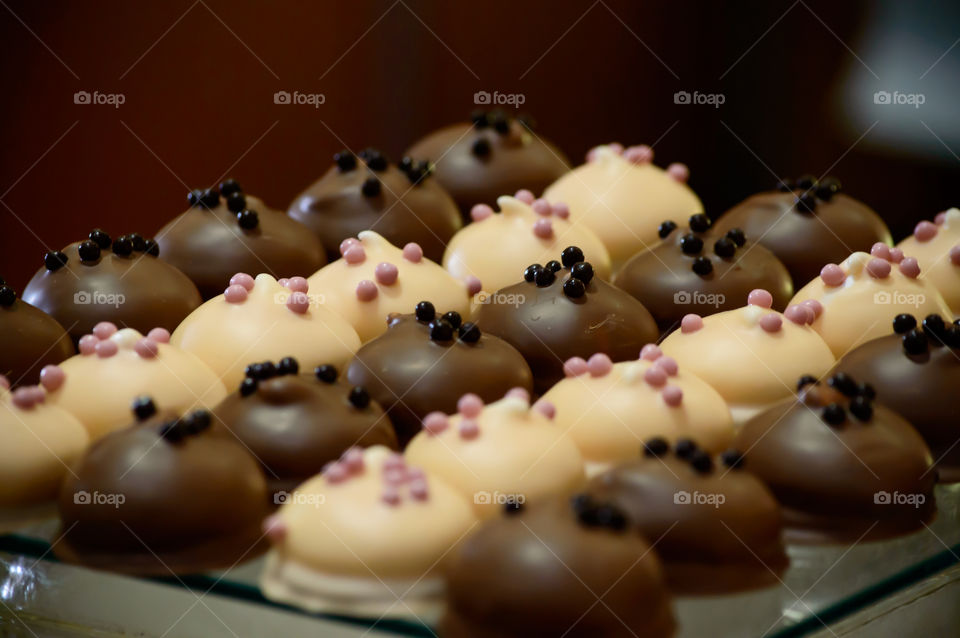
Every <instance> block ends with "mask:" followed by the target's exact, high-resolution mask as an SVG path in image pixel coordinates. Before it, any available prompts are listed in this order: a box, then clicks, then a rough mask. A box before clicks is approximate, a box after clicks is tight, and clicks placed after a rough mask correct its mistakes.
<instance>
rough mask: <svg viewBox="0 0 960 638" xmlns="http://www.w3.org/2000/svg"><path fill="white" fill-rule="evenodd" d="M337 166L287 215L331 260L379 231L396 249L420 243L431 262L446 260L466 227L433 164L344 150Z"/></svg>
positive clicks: (299, 196)
mask: <svg viewBox="0 0 960 638" xmlns="http://www.w3.org/2000/svg"><path fill="white" fill-rule="evenodd" d="M413 157H419V156H413ZM334 161H335V164H334V166H332V167H331V168H330V169H329V170H328V171H327V172H326V173H324V175H323V177H321V178H320V179H319V180H317V181H316V182H314V183H313V184H312V185H310V187H309V188H307V190H305V191H304V192H302V193H301V194H300V195H298V196H297V198H296V199H295V200H293V203H292V204H290V209H289V210H288V211H287V214H288V215H290V216H291V217H292V218H294V219H295V220H297V221H299V222H302V223H303V224H304V225H306V226H307V227H308V228H310V230H312V231H313V232H314V233H315V234H316V235H317V237H319V238H320V241H322V242H323V247H324V249H325V250H326V251H327V259H329V260H330V261H334V260H336V259H339V258H340V242H342V241H343V240H344V239H348V238H350V237H356V236H357V234H358V233H359V232H360V231H362V230H373V231H376V232H377V233H379V234H380V235H382V236H384V237H386V238H387V240H388V241H389V242H390V243H391V244H394V245H395V246H400V247H402V246H404V245H405V244H407V243H410V242H415V243H417V244H419V245H420V247H421V248H423V254H424V255H425V256H426V257H427V258H428V259H432V260H433V261H436V262H439V261H441V260H442V259H443V250H444V248H445V247H446V243H447V242H448V241H450V238H451V237H453V235H454V233H456V232H457V231H458V230H460V228H461V227H462V226H463V222H462V221H461V220H460V217H459V215H458V214H457V206H456V204H455V203H454V201H453V199H452V198H451V197H450V195H449V194H448V193H447V192H446V191H445V190H444V189H443V187H442V186H441V185H440V183H438V182H437V180H435V179H431V171H432V167H431V166H430V164H429V163H428V162H425V161H417V160H413V159H410V157H405V158H404V159H403V161H401V163H400V164H399V165H394V164H390V163H389V162H388V161H387V159H386V158H385V157H384V156H383V155H382V154H381V153H380V152H379V151H377V150H375V149H366V150H365V151H362V152H361V153H360V155H359V157H357V156H355V155H353V154H352V153H350V151H341V152H340V153H337V155H335V156H334Z"/></svg>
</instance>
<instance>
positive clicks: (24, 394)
mask: <svg viewBox="0 0 960 638" xmlns="http://www.w3.org/2000/svg"><path fill="white" fill-rule="evenodd" d="M10 400H11V401H13V404H14V405H15V406H17V407H18V408H20V409H21V410H28V409H30V408H32V407H33V406H34V405H36V395H35V394H34V393H33V391H32V390H31V389H30V388H28V387H22V388H17V389H16V390H14V391H13V394H11V395H10Z"/></svg>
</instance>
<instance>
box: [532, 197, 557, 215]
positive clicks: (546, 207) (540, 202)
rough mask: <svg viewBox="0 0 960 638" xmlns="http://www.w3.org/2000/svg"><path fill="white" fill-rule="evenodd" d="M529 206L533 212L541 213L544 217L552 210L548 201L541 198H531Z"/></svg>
mask: <svg viewBox="0 0 960 638" xmlns="http://www.w3.org/2000/svg"><path fill="white" fill-rule="evenodd" d="M530 208H532V209H533V212H535V213H536V214H537V215H543V216H544V217H549V216H550V213H552V212H553V208H552V207H551V206H550V202H548V201H547V200H545V199H543V198H540V199H535V200H533V203H532V204H530Z"/></svg>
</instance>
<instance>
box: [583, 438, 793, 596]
mask: <svg viewBox="0 0 960 638" xmlns="http://www.w3.org/2000/svg"><path fill="white" fill-rule="evenodd" d="M742 457H743V455H742V454H741V453H740V452H738V451H736V450H727V451H725V452H724V453H723V454H722V455H721V456H720V457H715V456H713V455H711V454H710V452H708V451H706V450H703V449H700V448H699V447H698V445H697V444H696V442H695V441H694V440H691V439H682V440H680V441H679V442H678V443H677V444H676V445H675V446H673V447H672V448H671V446H670V444H669V443H667V441H666V440H665V439H662V438H655V439H650V440H648V441H647V442H646V443H645V445H644V448H643V456H641V457H639V458H636V459H634V460H631V461H627V462H625V463H623V464H621V465H618V466H616V467H615V468H614V469H612V470H609V471H607V472H604V473H603V474H601V475H599V476H597V477H595V478H594V479H593V480H592V481H591V482H590V485H588V486H587V489H586V494H587V496H588V497H589V499H590V500H591V501H595V502H598V503H612V504H614V505H615V506H616V507H618V508H620V510H621V511H623V513H624V514H625V515H626V516H627V519H628V520H629V521H630V524H631V526H632V527H634V528H635V529H636V530H637V531H638V532H639V533H640V534H641V535H642V536H643V537H644V538H651V539H658V540H657V555H658V556H660V559H661V560H662V561H663V567H664V574H665V575H666V580H667V585H668V586H669V587H670V589H671V591H673V592H674V593H677V594H685V595H704V594H707V595H709V594H727V593H733V592H737V591H744V590H749V589H757V588H760V587H768V586H771V585H776V584H778V582H779V581H778V578H779V575H780V574H782V573H783V572H784V571H785V570H786V568H787V564H788V562H789V561H788V559H787V555H786V552H785V551H784V547H783V543H782V541H781V539H780V536H781V533H782V531H783V529H782V520H781V515H780V506H779V505H778V504H777V501H776V500H775V499H774V498H773V494H771V493H770V490H769V489H768V488H767V487H766V485H764V484H763V482H761V481H760V480H759V479H758V478H757V477H755V476H753V475H752V474H750V472H749V471H747V470H745V469H744V465H745V464H744V462H743V458H742ZM747 469H749V468H747Z"/></svg>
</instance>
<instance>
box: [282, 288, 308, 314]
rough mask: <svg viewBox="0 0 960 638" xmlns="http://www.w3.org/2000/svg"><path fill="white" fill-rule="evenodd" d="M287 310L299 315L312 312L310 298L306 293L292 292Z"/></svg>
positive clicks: (288, 298) (288, 299)
mask: <svg viewBox="0 0 960 638" xmlns="http://www.w3.org/2000/svg"><path fill="white" fill-rule="evenodd" d="M287 308H288V309H289V310H290V311H291V312H295V313H297V314H298V315H302V314H305V313H306V312H307V310H310V297H308V296H307V293H305V292H292V293H290V296H289V297H287Z"/></svg>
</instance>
